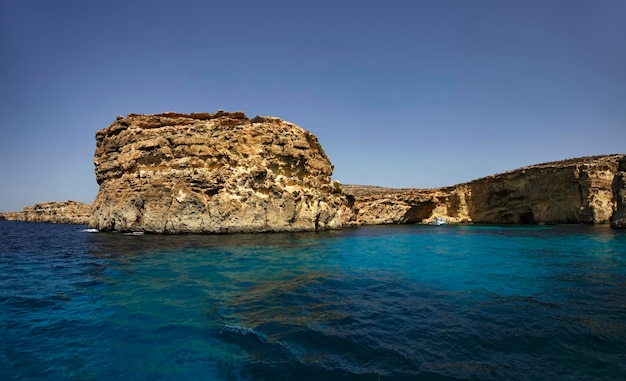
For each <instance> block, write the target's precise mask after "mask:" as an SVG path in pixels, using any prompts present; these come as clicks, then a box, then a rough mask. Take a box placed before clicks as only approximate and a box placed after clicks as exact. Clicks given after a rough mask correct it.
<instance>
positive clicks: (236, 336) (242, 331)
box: [216, 325, 267, 343]
mask: <svg viewBox="0 0 626 381" xmlns="http://www.w3.org/2000/svg"><path fill="white" fill-rule="evenodd" d="M216 333H217V335H218V336H219V337H222V338H224V339H229V340H230V341H237V342H239V341H241V340H246V341H247V340H252V341H256V342H259V343H264V342H266V341H267V337H266V336H265V335H263V334H262V333H259V332H257V331H255V330H254V329H252V328H248V327H241V326H237V325H225V326H224V327H222V328H220V329H219V330H217V332H216Z"/></svg>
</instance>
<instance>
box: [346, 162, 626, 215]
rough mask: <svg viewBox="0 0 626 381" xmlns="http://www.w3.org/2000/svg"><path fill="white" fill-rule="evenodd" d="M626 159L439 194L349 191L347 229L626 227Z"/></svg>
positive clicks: (549, 168)
mask: <svg viewBox="0 0 626 381" xmlns="http://www.w3.org/2000/svg"><path fill="white" fill-rule="evenodd" d="M625 167H626V163H625V159H624V155H610V156H595V157H585V158H579V159H571V160H563V161H558V162H552V163H545V164H539V165H533V166H529V167H525V168H521V169H518V170H514V171H510V172H507V173H503V174H499V175H494V176H489V177H485V178H482V179H478V180H474V181H472V182H469V183H465V184H459V185H456V186H453V187H448V188H440V189H427V190H424V189H404V190H391V189H385V188H376V187H355V186H352V187H351V186H344V188H345V193H346V196H345V197H346V201H345V202H344V206H343V208H344V212H343V216H344V224H346V225H364V224H380V223H413V222H422V223H428V222H430V221H432V220H434V219H435V218H437V217H441V218H444V219H446V220H447V221H448V222H451V223H464V222H474V223H489V224H541V223H546V224H554V223H588V224H592V223H593V224H604V223H609V221H610V222H611V224H612V226H615V227H623V226H625V223H626V191H625V185H624V184H625V182H626V181H625V173H626V172H624V168H625Z"/></svg>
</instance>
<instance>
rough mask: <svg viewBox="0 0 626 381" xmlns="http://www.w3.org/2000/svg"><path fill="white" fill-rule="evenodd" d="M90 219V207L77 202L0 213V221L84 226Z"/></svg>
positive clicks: (46, 204)
mask: <svg viewBox="0 0 626 381" xmlns="http://www.w3.org/2000/svg"><path fill="white" fill-rule="evenodd" d="M90 218H91V206H90V205H87V204H83V203H82V202H77V201H71V200H68V201H65V202H55V201H52V202H44V203H40V204H35V205H33V206H25V207H24V209H23V211H21V212H9V213H0V220H6V221H24V222H52V223H59V224H80V225H83V224H84V225H86V224H88V223H89V220H90Z"/></svg>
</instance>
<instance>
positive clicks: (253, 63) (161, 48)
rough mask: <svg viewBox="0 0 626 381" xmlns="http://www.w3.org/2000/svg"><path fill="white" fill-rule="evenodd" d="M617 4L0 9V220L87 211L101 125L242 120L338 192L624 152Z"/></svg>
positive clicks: (597, 0) (44, 3)
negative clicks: (305, 142)
mask: <svg viewBox="0 0 626 381" xmlns="http://www.w3.org/2000/svg"><path fill="white" fill-rule="evenodd" d="M625 20H626V1H623V0H614V1H604V0H593V1H591V0H589V1H576V0H554V1H550V0H540V1H528V0H524V1H522V0H519V1H500V0H498V1H490V0H475V1H470V0H459V1H446V0H443V1H435V0H431V1H416V0H413V1H394V0H386V1H363V0H359V1H352V0H350V1H341V0H334V1H325V0H321V1H320V0H317V1H307V2H304V1H271V0H268V1H257V0H255V1H237V0H233V1H200V0H198V1H184V0H179V1H160V0H150V1H132V0H124V1H117V0H116V1H113V0H107V1H85V0H76V1H66V0H55V1H48V0H40V1H37V0H0V47H1V49H0V54H1V60H0V97H1V99H0V120H1V124H2V126H1V129H0V133H1V138H0V211H13V210H21V208H22V207H23V206H25V205H32V204H34V203H37V202H43V201H64V200H67V199H72V200H78V201H83V202H87V203H90V202H91V201H92V200H93V199H94V197H95V195H96V193H97V191H98V186H97V184H96V181H95V176H94V174H93V152H94V149H95V138H94V135H95V132H96V131H97V130H99V129H101V128H104V127H106V126H108V125H109V124H110V123H111V122H113V121H114V120H115V116H116V115H126V114H128V113H160V112H165V111H178V112H194V111H198V112H199V111H206V112H215V111H217V110H218V109H224V110H227V111H243V112H245V113H246V114H247V115H248V116H249V117H253V116H255V115H257V114H258V115H272V116H278V117H281V118H283V119H286V120H288V121H290V122H293V123H296V124H298V125H300V126H302V127H304V128H306V129H307V130H309V131H311V132H313V133H314V134H316V135H317V136H318V137H319V139H320V142H321V143H322V145H323V147H324V149H325V150H326V153H327V154H328V156H329V157H330V159H331V161H332V162H333V164H334V165H335V173H334V178H335V179H337V180H339V181H341V182H343V183H352V184H372V185H382V186H390V187H438V186H445V185H453V184H456V183H460V182H465V181H469V180H472V179H475V178H479V177H483V176H486V175H490V174H493V173H498V172H503V171H507V170H510V169H515V168H518V167H520V166H524V165H529V164H535V163H539V162H545V161H551V160H559V159H566V158H572V157H578V156H586V155H597V154H609V153H624V152H626V123H625V122H626V21H625Z"/></svg>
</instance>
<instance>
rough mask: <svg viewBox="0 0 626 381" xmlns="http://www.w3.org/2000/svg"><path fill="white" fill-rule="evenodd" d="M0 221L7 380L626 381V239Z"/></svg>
mask: <svg viewBox="0 0 626 381" xmlns="http://www.w3.org/2000/svg"><path fill="white" fill-rule="evenodd" d="M82 229H84V227H81V226H71V225H49V224H25V223H19V222H0V337H2V341H1V342H0V379H2V380H27V379H32V380H40V379H50V380H110V379H137V380H194V379H198V380H462V379H485V380H515V379H520V380H535V379H536V380H555V379H559V380H585V379H588V380H611V379H614V380H618V379H623V377H624V375H625V374H626V232H623V231H615V230H611V229H610V228H605V227H591V226H523V227H519V226H518V227H513V226H510V227H499V226H445V227H433V226H417V225H403V226H381V227H364V228H353V229H344V230H340V231H331V232H321V233H298V234H258V235H226V236H155V235H143V236H125V235H121V234H111V233H88V232H84V231H81V230H82Z"/></svg>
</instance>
